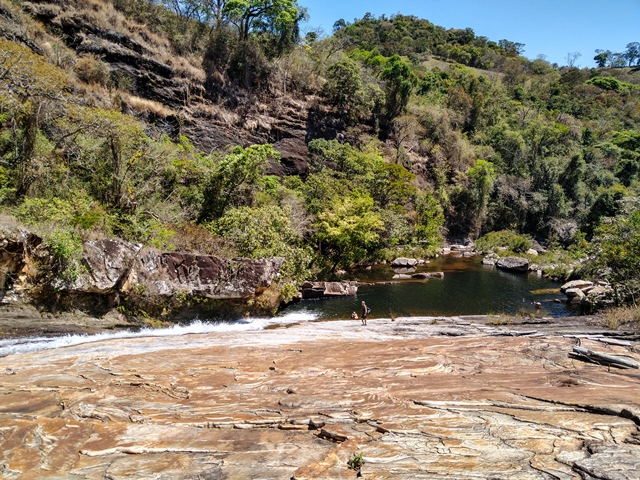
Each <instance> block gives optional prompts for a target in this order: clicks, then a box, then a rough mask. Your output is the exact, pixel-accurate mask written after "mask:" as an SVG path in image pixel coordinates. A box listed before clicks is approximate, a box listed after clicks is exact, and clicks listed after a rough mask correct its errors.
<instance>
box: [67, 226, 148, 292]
mask: <svg viewBox="0 0 640 480" xmlns="http://www.w3.org/2000/svg"><path fill="white" fill-rule="evenodd" d="M83 247H84V255H83V256H82V260H83V264H84V266H85V267H86V269H87V274H86V275H82V276H81V277H80V278H79V279H78V280H77V281H76V282H75V285H73V287H72V288H73V290H75V291H78V292H83V293H112V292H114V291H116V290H117V288H118V284H119V283H120V284H121V283H122V281H123V276H124V275H126V274H127V273H128V271H129V269H130V268H131V266H132V264H133V261H134V259H135V258H136V255H137V254H138V252H140V250H141V249H142V246H140V245H133V244H132V243H129V242H125V241H124V240H120V239H105V240H90V241H87V242H85V243H84V246H83Z"/></svg>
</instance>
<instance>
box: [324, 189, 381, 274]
mask: <svg viewBox="0 0 640 480" xmlns="http://www.w3.org/2000/svg"><path fill="white" fill-rule="evenodd" d="M317 218H318V220H317V221H316V223H315V224H314V228H315V229H316V232H315V234H314V239H315V241H316V243H317V245H318V251H319V253H320V254H321V255H323V256H325V257H327V258H328V259H329V260H330V261H331V266H330V271H331V272H332V273H333V272H335V269H336V267H338V266H343V267H348V266H350V265H352V264H354V263H357V262H360V261H362V260H364V259H366V258H367V257H368V256H370V255H371V254H372V253H373V252H374V250H375V249H376V248H377V246H378V240H379V239H380V232H381V231H382V230H383V228H384V223H383V222H382V220H381V219H380V216H379V215H378V214H376V213H375V212H374V211H373V199H372V198H371V197H369V196H367V195H352V196H349V197H346V198H336V199H335V200H334V202H333V204H332V205H331V208H329V209H327V210H325V211H323V212H320V213H319V214H318V217H317Z"/></svg>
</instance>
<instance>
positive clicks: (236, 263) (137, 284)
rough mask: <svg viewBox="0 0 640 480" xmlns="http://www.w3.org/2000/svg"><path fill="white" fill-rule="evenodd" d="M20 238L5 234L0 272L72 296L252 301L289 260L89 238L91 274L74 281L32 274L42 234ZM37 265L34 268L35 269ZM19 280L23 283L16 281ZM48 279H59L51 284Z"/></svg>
mask: <svg viewBox="0 0 640 480" xmlns="http://www.w3.org/2000/svg"><path fill="white" fill-rule="evenodd" d="M20 235H21V236H20V238H12V237H8V236H5V238H4V239H3V241H4V243H5V249H4V251H3V254H2V257H0V272H4V277H5V284H6V283H7V282H6V279H7V278H9V279H13V280H12V281H11V283H12V285H11V287H12V288H13V289H16V288H20V287H21V288H26V286H28V285H29V283H30V282H40V285H39V286H40V287H44V289H45V290H47V287H49V288H52V286H53V283H55V284H56V287H57V288H58V290H60V291H66V292H67V293H69V294H96V295H112V294H118V293H128V292H132V291H136V292H137V291H140V290H142V291H144V293H145V295H146V296H148V297H150V298H153V297H157V296H162V297H171V296H175V295H181V296H185V295H186V296H198V297H206V298H209V299H245V298H247V299H250V298H252V297H255V296H258V295H260V294H261V293H262V292H263V291H264V290H265V289H266V288H268V287H269V286H270V285H271V283H272V282H273V280H274V279H275V278H276V276H277V274H278V271H279V269H280V267H281V266H282V264H283V262H284V259H283V258H269V259H260V260H251V259H246V258H235V259H225V258H219V257H213V256H203V255H193V254H188V253H161V252H158V251H156V250H153V249H148V248H142V247H141V246H140V245H133V244H131V243H129V242H125V241H123V240H119V239H106V240H95V241H88V242H85V244H84V253H83V256H82V264H83V265H84V266H85V268H86V273H85V274H82V275H80V276H79V277H78V279H77V280H76V281H75V283H74V284H72V285H62V286H60V285H57V283H58V282H57V281H56V279H53V280H50V279H42V278H38V277H37V276H36V274H37V273H38V272H31V273H32V275H29V274H28V273H29V272H28V270H29V267H28V265H29V261H28V257H29V252H30V251H32V250H34V249H35V248H36V247H38V246H40V244H41V239H39V237H37V236H35V235H32V234H28V233H25V232H22V233H21V234H20ZM32 269H33V268H32ZM17 282H19V284H18V285H16V283H17ZM47 282H53V283H52V284H51V285H48V283H47Z"/></svg>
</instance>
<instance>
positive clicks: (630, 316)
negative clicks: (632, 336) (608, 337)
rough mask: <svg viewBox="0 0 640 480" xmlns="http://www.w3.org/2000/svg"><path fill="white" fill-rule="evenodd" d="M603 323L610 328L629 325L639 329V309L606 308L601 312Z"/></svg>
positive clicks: (614, 328)
mask: <svg viewBox="0 0 640 480" xmlns="http://www.w3.org/2000/svg"><path fill="white" fill-rule="evenodd" d="M603 318H604V321H603V322H604V325H605V326H606V327H607V328H609V329H611V330H618V329H619V328H620V327H627V328H628V327H631V328H632V329H635V330H640V309H638V308H637V307H618V308H611V309H609V310H606V311H605V312H604V314H603Z"/></svg>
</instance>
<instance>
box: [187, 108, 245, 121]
mask: <svg viewBox="0 0 640 480" xmlns="http://www.w3.org/2000/svg"><path fill="white" fill-rule="evenodd" d="M191 114H192V115H193V116H195V117H209V118H212V119H214V120H218V121H220V122H221V123H223V124H224V125H227V126H232V125H238V124H239V123H240V122H241V119H240V116H239V115H238V114H237V113H234V112H230V111H228V110H225V109H224V108H221V107H219V106H218V105H214V104H205V103H198V104H196V105H194V106H193V108H192V109H191Z"/></svg>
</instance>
